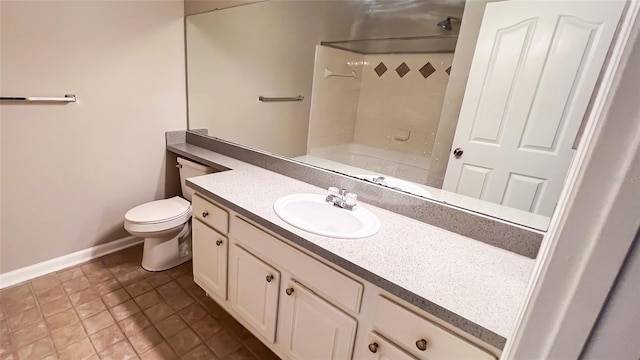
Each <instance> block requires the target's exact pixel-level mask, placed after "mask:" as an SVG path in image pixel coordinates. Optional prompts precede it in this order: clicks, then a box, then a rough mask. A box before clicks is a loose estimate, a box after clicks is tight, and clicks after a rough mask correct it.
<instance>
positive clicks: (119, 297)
mask: <svg viewBox="0 0 640 360" xmlns="http://www.w3.org/2000/svg"><path fill="white" fill-rule="evenodd" d="M129 299H131V296H129V294H127V292H126V291H125V290H124V289H122V288H121V289H118V290H116V291H114V292H110V293H108V294H106V295H103V296H102V301H103V302H104V303H105V305H107V307H109V308H112V307H114V306H116V305H119V304H122V303H123V302H125V301H127V300H129Z"/></svg>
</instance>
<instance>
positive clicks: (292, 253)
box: [193, 196, 496, 360]
mask: <svg viewBox="0 0 640 360" xmlns="http://www.w3.org/2000/svg"><path fill="white" fill-rule="evenodd" d="M193 272H194V280H195V282H196V283H197V284H198V285H200V286H201V287H202V288H203V289H204V290H205V291H206V292H207V293H208V294H209V295H211V298H212V299H213V300H215V301H216V302H218V303H219V304H220V305H221V306H222V307H223V308H224V309H225V310H226V311H228V312H229V313H230V314H231V315H232V316H234V317H235V318H236V319H237V320H238V321H239V322H240V323H242V324H243V325H244V326H246V327H247V329H249V331H251V332H252V333H253V334H254V335H256V336H257V337H258V338H259V339H261V340H262V341H263V342H264V343H265V344H266V345H267V346H268V347H269V348H270V349H271V350H272V351H274V352H275V353H276V354H277V355H278V356H280V357H281V358H284V359H323V360H324V359H336V360H339V359H345V360H349V359H385V360H390V359H393V360H410V359H414V360H415V359H429V360H436V359H454V358H455V359H486V360H488V359H494V360H495V358H496V357H495V356H494V355H493V354H491V353H489V352H487V351H485V350H484V349H482V348H481V347H480V346H478V345H476V343H477V341H476V343H474V342H473V341H467V340H466V339H463V338H462V337H461V336H459V335H457V334H455V333H454V332H453V331H450V329H451V327H450V326H449V327H448V328H446V329H445V327H447V326H448V325H444V327H443V326H440V325H437V324H435V323H433V322H431V321H430V320H427V318H425V316H423V315H420V314H419V313H420V312H421V310H418V309H415V310H410V308H411V306H404V305H401V304H403V302H402V301H400V300H392V299H394V297H393V296H390V295H389V294H388V293H386V292H385V291H384V290H382V289H380V288H378V287H377V286H375V285H373V284H371V283H368V282H365V281H363V280H360V279H358V278H355V277H353V276H349V274H347V273H345V272H344V271H342V269H338V268H337V267H335V266H333V265H332V264H330V263H327V262H326V261H323V260H322V259H318V258H317V256H315V255H314V254H312V253H309V252H308V251H307V250H305V249H302V248H298V247H297V246H296V245H295V244H293V243H291V242H289V241H287V240H285V239H282V238H280V237H278V236H275V235H273V234H272V233H271V232H270V231H268V230H265V229H264V228H262V227H260V226H258V225H256V224H254V223H252V222H250V221H249V220H247V219H245V218H244V217H242V216H240V215H238V214H236V213H235V212H233V211H232V210H228V209H226V208H224V207H222V206H220V205H217V204H216V203H215V202H213V201H209V200H205V199H204V198H202V197H200V196H194V198H193ZM365 290H366V292H365ZM436 322H438V320H436ZM441 324H442V323H441ZM467 338H468V336H467Z"/></svg>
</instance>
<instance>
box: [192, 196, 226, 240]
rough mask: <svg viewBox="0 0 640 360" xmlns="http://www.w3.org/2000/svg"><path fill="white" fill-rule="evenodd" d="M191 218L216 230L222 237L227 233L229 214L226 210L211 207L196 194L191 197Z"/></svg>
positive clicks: (214, 206)
mask: <svg viewBox="0 0 640 360" xmlns="http://www.w3.org/2000/svg"><path fill="white" fill-rule="evenodd" d="M191 205H192V207H193V212H192V214H193V217H195V218H197V219H199V220H200V221H202V222H203V223H205V224H207V225H209V226H211V227H212V228H214V229H216V231H217V232H219V233H221V234H222V235H226V234H227V233H228V232H229V213H228V212H227V211H226V210H223V209H221V208H219V207H218V206H216V205H213V204H212V203H210V202H209V201H207V200H205V199H203V198H202V197H200V196H198V195H197V194H196V195H194V196H193V198H192V203H191Z"/></svg>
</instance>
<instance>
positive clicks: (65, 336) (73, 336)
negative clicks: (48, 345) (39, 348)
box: [51, 322, 87, 351]
mask: <svg viewBox="0 0 640 360" xmlns="http://www.w3.org/2000/svg"><path fill="white" fill-rule="evenodd" d="M85 337H87V333H86V332H85V331H84V328H83V327H82V324H81V323H79V322H78V323H75V324H71V325H67V326H64V327H61V328H59V329H55V330H51V338H52V339H53V344H54V345H55V346H56V349H58V351H62V349H64V348H66V347H67V346H69V345H71V344H73V343H75V342H78V341H80V340H81V339H83V338H85Z"/></svg>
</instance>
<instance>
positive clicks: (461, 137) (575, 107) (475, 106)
mask: <svg viewBox="0 0 640 360" xmlns="http://www.w3.org/2000/svg"><path fill="white" fill-rule="evenodd" d="M623 6H624V2H623V1H544V2H540V1H504V2H495V3H490V4H488V5H487V7H486V11H485V15H484V18H483V21H482V27H481V29H480V34H479V37H478V43H477V45H476V50H475V54H474V58H473V63H472V66H471V71H470V74H469V80H468V83H467V88H466V92H465V97H464V101H463V103H462V108H461V112H460V118H459V120H458V126H457V129H456V134H455V138H454V141H453V146H452V152H451V155H450V158H449V165H448V167H447V172H446V175H445V180H444V185H443V189H444V190H448V191H453V192H457V193H460V194H463V195H467V196H471V197H475V198H479V199H483V200H487V201H491V202H494V203H499V204H503V205H506V206H509V207H514V208H518V209H521V210H525V211H530V212H534V213H538V214H542V215H546V216H550V215H551V214H552V213H553V209H554V208H555V204H556V202H557V200H558V198H559V196H560V192H561V191H562V186H563V182H564V177H565V174H566V172H567V169H568V167H569V164H570V162H571V159H572V157H573V153H574V150H572V148H571V147H572V144H573V142H574V140H575V137H576V135H577V132H578V129H579V127H580V123H581V122H582V119H583V116H584V113H585V111H586V108H587V105H588V102H589V99H590V97H591V94H592V92H593V88H594V86H595V83H596V81H597V78H598V75H599V73H600V69H601V68H602V64H603V61H604V58H605V56H606V53H607V50H608V48H609V45H610V43H611V39H612V37H613V34H614V31H615V29H616V26H617V24H618V20H619V18H620V14H621V12H622V8H623ZM457 148H460V149H462V151H463V154H462V155H461V156H459V157H456V155H454V150H455V149H457Z"/></svg>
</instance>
